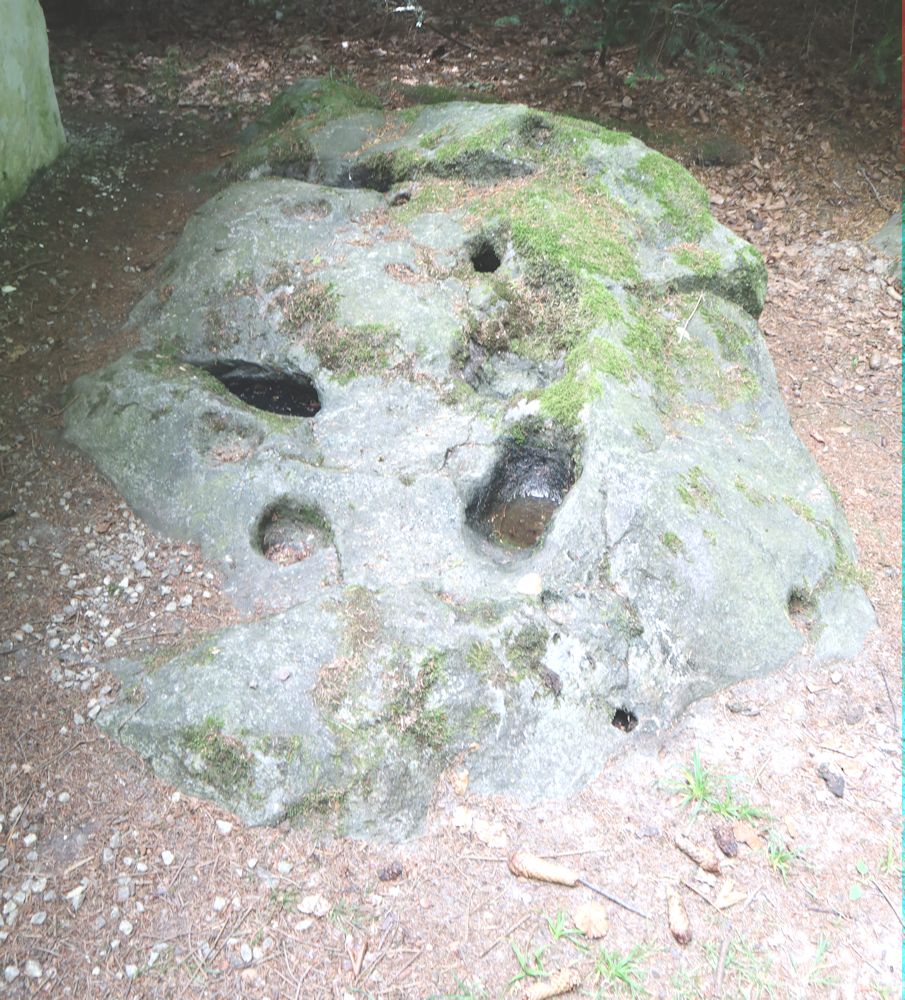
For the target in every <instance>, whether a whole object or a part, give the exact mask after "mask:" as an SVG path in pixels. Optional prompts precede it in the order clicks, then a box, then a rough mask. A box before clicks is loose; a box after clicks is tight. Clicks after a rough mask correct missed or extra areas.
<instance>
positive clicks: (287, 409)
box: [191, 360, 321, 417]
mask: <svg viewBox="0 0 905 1000" xmlns="http://www.w3.org/2000/svg"><path fill="white" fill-rule="evenodd" d="M191 363H192V364H194V365H195V366H196V367H198V368H203V369H204V371H206V372H208V374H210V375H213V376H214V378H215V379H217V380H218V381H219V382H221V383H222V384H223V385H224V386H225V387H226V388H227V389H229V391H230V392H231V393H232V394H233V395H234V396H238V397H239V399H241V400H242V402H243V403H248V405H249V406H254V407H256V408H257V409H259V410H266V411H267V412H268V413H279V414H281V415H282V416H284V417H313V416H314V415H315V414H316V413H317V412H318V411H319V410H320V408H321V400H320V396H319V395H318V392H317V388H316V387H315V385H314V382H313V381H312V379H311V377H310V376H309V375H306V374H305V373H304V372H292V371H285V370H284V369H281V368H274V367H272V366H270V365H258V364H255V363H254V362H252V361H235V360H222V361H205V362H191Z"/></svg>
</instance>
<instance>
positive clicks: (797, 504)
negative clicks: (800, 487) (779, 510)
mask: <svg viewBox="0 0 905 1000" xmlns="http://www.w3.org/2000/svg"><path fill="white" fill-rule="evenodd" d="M782 502H783V503H784V504H785V505H786V506H787V507H788V508H789V510H791V511H792V512H793V513H794V514H796V515H797V516H798V517H800V518H801V519H802V520H803V521H807V522H808V524H811V525H813V526H814V527H815V528H817V529H818V530H819V529H820V528H823V530H824V532H825V531H826V527H825V526H824V525H822V524H821V522H820V520H819V519H818V517H817V515H816V514H815V513H814V508H813V507H810V506H809V505H808V504H806V503H803V502H802V501H801V500H799V499H798V498H797V497H792V496H784V497H783V498H782Z"/></svg>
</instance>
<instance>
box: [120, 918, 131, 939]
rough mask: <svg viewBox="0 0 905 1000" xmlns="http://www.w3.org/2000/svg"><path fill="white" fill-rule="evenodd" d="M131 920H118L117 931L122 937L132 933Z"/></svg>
mask: <svg viewBox="0 0 905 1000" xmlns="http://www.w3.org/2000/svg"><path fill="white" fill-rule="evenodd" d="M132 930H133V927H132V921H131V920H120V922H119V932H120V934H122V936H123V937H129V935H130V934H131V933H132Z"/></svg>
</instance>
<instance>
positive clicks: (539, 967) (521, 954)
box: [508, 941, 550, 986]
mask: <svg viewBox="0 0 905 1000" xmlns="http://www.w3.org/2000/svg"><path fill="white" fill-rule="evenodd" d="M509 947H510V948H512V953H513V954H514V955H515V960H516V961H517V962H518V967H519V971H518V972H517V973H516V974H515V975H514V976H513V977H512V979H510V980H509V983H508V985H509V986H513V985H514V984H515V983H517V982H520V981H521V980H522V979H546V978H547V976H549V975H550V973H549V972H547V970H546V969H545V968H544V952H545V951H546V950H547V946H546V945H545V944H542V945H540V946H539V947H537V948H535V949H534V950H533V951H531V950H528V951H522V950H521V948H519V946H518V945H517V944H516V943H515V942H514V941H510V942H509Z"/></svg>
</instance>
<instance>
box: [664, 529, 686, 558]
mask: <svg viewBox="0 0 905 1000" xmlns="http://www.w3.org/2000/svg"><path fill="white" fill-rule="evenodd" d="M660 541H661V542H662V543H663V545H664V547H665V548H667V549H669V551H670V552H671V553H672V554H673V555H674V556H677V555H679V554H680V553H682V552H684V551H685V545H684V543H683V542H682V539H681V538H679V536H678V535H677V534H676V533H675V532H674V531H664V532H663V534H662V535H661V536H660Z"/></svg>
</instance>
